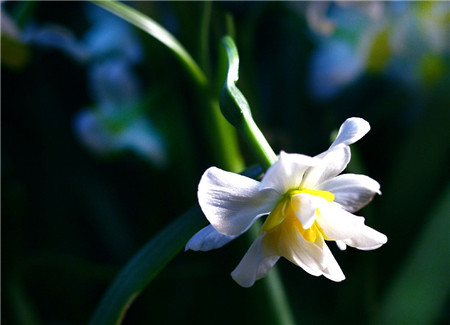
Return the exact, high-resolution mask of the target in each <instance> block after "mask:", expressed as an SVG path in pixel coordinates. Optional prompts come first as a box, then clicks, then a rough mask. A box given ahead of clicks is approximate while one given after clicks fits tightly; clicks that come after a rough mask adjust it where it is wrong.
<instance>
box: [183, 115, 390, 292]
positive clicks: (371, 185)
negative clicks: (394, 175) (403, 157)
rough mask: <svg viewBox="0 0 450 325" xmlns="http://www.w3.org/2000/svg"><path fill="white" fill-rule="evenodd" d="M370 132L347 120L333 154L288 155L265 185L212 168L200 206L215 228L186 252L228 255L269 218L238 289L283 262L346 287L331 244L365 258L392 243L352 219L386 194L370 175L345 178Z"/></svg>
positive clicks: (242, 267)
mask: <svg viewBox="0 0 450 325" xmlns="http://www.w3.org/2000/svg"><path fill="white" fill-rule="evenodd" d="M369 129H370V126H369V123H367V122H366V121H365V120H363V119H361V118H350V119H347V120H346V121H345V122H344V123H343V124H342V126H341V128H340V130H339V133H338V136H337V137H336V140H335V141H334V142H333V144H332V145H331V146H330V148H329V149H328V150H327V151H325V152H323V153H321V154H320V155H317V156H315V157H309V156H306V155H301V154H289V153H285V152H281V153H280V156H279V159H278V161H277V162H276V163H275V164H273V165H272V166H271V167H270V168H269V169H268V170H267V172H266V174H265V175H264V177H263V179H262V180H261V182H258V181H256V180H253V179H250V178H248V177H245V176H241V175H238V174H234V173H230V172H226V171H223V170H221V169H219V168H216V167H211V168H209V169H208V170H206V172H205V173H204V174H203V176H202V178H201V180H200V184H199V187H198V200H199V204H200V207H201V208H202V211H203V213H204V214H205V216H206V218H207V219H208V221H209V222H210V223H211V224H210V225H209V226H207V227H206V228H204V229H202V230H200V231H199V232H198V233H197V234H196V235H194V237H192V238H191V240H190V241H189V242H188V243H187V245H186V249H192V250H210V249H214V248H218V247H221V246H223V245H225V244H226V243H228V242H229V241H230V240H232V239H234V238H236V237H237V236H239V235H241V234H242V233H244V232H245V231H247V230H248V229H249V228H250V226H251V225H252V224H253V222H254V221H255V220H256V219H258V218H259V217H261V216H264V215H268V216H267V218H266V220H265V222H264V224H263V226H262V227H261V229H260V231H259V235H258V237H257V238H256V240H255V241H254V242H253V244H252V245H251V246H250V248H249V250H248V251H247V253H246V254H245V256H244V257H243V259H242V260H241V262H240V263H239V265H238V266H237V267H236V269H235V270H234V271H233V272H232V273H231V276H232V277H233V279H234V280H235V281H236V282H237V283H238V284H240V285H241V286H243V287H250V286H252V285H253V284H254V282H255V281H256V280H257V279H260V278H262V277H264V276H265V275H266V274H267V272H268V271H269V270H270V269H271V268H272V267H273V266H274V264H275V263H276V262H277V261H278V259H279V258H280V257H281V256H283V257H285V258H286V259H288V260H290V261H291V262H292V263H294V264H296V265H298V266H300V267H301V268H303V269H304V270H305V271H306V272H308V273H310V274H312V275H315V276H319V275H324V276H325V277H327V278H329V279H330V280H333V281H342V280H344V279H345V276H344V274H343V272H342V270H341V268H340V267H339V265H338V263H337V262H336V260H335V258H334V256H333V255H332V253H331V251H330V249H329V248H328V246H327V244H326V241H336V243H337V244H338V246H339V247H340V248H341V249H345V247H346V245H349V246H352V247H356V248H358V249H362V250H371V249H375V248H378V247H380V246H381V245H383V244H384V243H386V242H387V237H386V236H385V235H383V234H382V233H380V232H378V231H376V230H374V229H372V228H370V227H368V226H366V225H365V224H364V218H362V217H358V216H355V215H353V214H352V213H353V212H355V211H357V210H359V209H361V208H362V207H363V206H365V205H366V204H367V203H368V202H370V201H371V200H372V198H373V196H374V195H375V194H376V193H380V185H379V184H378V183H377V182H376V181H375V180H373V179H371V178H370V177H367V176H364V175H356V174H343V175H339V174H340V173H341V172H342V171H343V170H344V169H345V167H346V166H347V164H348V163H349V161H350V148H349V145H350V144H352V143H354V142H356V141H358V140H359V139H360V138H361V137H363V136H364V135H365V134H366V133H367V132H368V131H369Z"/></svg>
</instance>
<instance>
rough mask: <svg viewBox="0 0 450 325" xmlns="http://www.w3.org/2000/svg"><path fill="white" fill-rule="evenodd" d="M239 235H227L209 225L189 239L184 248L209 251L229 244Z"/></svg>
mask: <svg viewBox="0 0 450 325" xmlns="http://www.w3.org/2000/svg"><path fill="white" fill-rule="evenodd" d="M238 236H239V235H236V236H227V235H224V234H221V233H220V232H218V231H217V230H216V229H214V227H213V226H211V225H208V226H206V227H205V228H203V229H202V230H200V231H199V232H197V233H196V234H195V235H194V236H192V238H191V239H189V241H188V242H187V244H186V246H185V248H184V250H185V251H187V250H189V249H191V250H193V251H209V250H211V249H216V248H220V247H222V246H224V245H225V244H228V243H229V242H230V241H232V240H233V239H235V238H236V237H238Z"/></svg>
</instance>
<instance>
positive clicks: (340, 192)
mask: <svg viewBox="0 0 450 325" xmlns="http://www.w3.org/2000/svg"><path fill="white" fill-rule="evenodd" d="M317 189H319V190H323V191H328V192H331V193H333V194H334V202H336V203H339V204H340V205H341V206H342V207H343V208H344V209H345V210H347V211H349V212H355V211H358V210H359V209H361V208H362V207H364V206H365V205H366V204H367V203H369V202H370V201H371V200H372V198H373V197H374V195H375V194H376V193H378V194H381V192H380V184H378V182H377V181H375V180H374V179H372V178H370V177H368V176H365V175H355V174H344V175H339V176H336V177H334V178H332V179H329V180H327V181H325V182H323V183H322V184H320V185H319V186H318V188H317Z"/></svg>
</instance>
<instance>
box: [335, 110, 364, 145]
mask: <svg viewBox="0 0 450 325" xmlns="http://www.w3.org/2000/svg"><path fill="white" fill-rule="evenodd" d="M369 131H370V124H369V122H367V121H366V120H364V119H362V118H360V117H351V118H348V119H346V120H345V122H344V123H342V125H341V127H340V128H339V133H338V135H337V137H336V139H335V140H334V142H333V143H332V144H331V147H330V148H332V147H335V146H337V145H339V144H345V145H347V146H348V145H351V144H352V143H355V142H356V141H358V140H359V139H361V138H362V137H363V136H365V135H366V134H367V132H369Z"/></svg>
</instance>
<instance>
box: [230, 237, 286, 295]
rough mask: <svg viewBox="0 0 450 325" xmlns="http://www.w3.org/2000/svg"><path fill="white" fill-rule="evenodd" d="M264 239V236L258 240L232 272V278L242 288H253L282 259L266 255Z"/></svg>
mask: <svg viewBox="0 0 450 325" xmlns="http://www.w3.org/2000/svg"><path fill="white" fill-rule="evenodd" d="M263 239H264V236H263V235H261V236H258V237H257V238H256V240H255V241H254V242H253V244H252V245H251V246H250V248H249V249H248V251H247V253H246V254H245V255H244V257H243V258H242V260H241V262H240V263H239V265H238V266H237V267H236V268H235V269H234V271H233V272H231V277H232V278H233V279H234V281H236V282H237V283H238V284H239V285H240V286H242V287H245V288H248V287H251V286H252V285H253V284H254V283H255V281H256V280H258V279H261V278H262V277H264V276H265V275H266V274H267V272H269V271H270V269H272V267H273V266H274V265H275V263H276V262H277V261H278V259H279V258H280V257H279V256H266V255H265V254H264V253H265V252H264V248H263Z"/></svg>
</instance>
